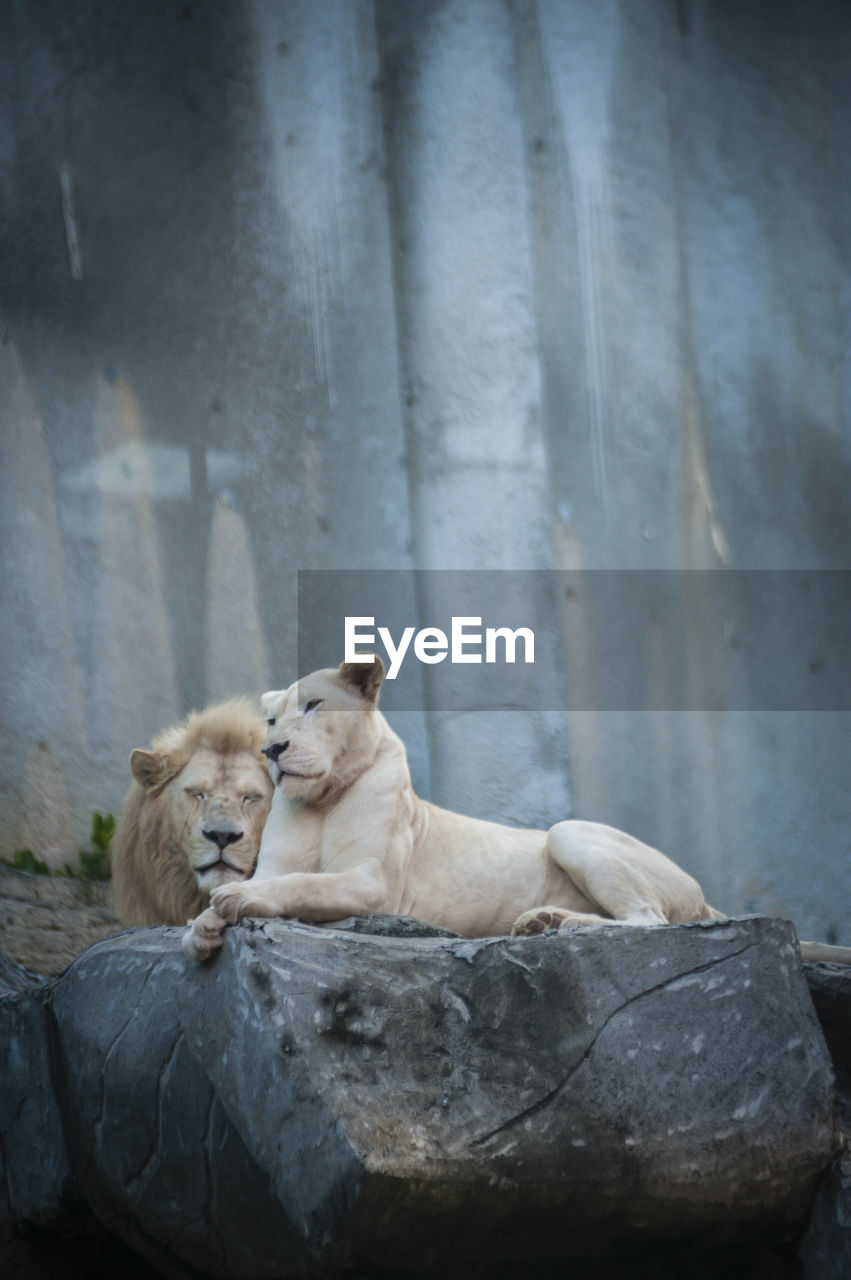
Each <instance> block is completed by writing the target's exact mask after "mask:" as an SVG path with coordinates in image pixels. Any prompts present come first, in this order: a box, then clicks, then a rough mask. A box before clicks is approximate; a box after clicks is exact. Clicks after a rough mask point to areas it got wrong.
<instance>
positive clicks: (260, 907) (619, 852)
mask: <svg viewBox="0 0 851 1280" xmlns="http://www.w3.org/2000/svg"><path fill="white" fill-rule="evenodd" d="M383 674H384V672H383V667H382V666H381V663H380V661H379V660H376V662H375V664H374V665H373V666H368V667H363V666H360V665H359V664H346V663H344V664H343V665H342V666H341V667H340V668H339V670H333V669H327V670H322V671H316V672H314V673H313V674H312V675H309V676H307V677H305V678H304V679H302V680H300V681H298V682H297V683H296V684H293V685H291V686H290V687H289V688H288V689H283V690H279V691H274V692H271V693H268V694H265V695H264V696H263V699H262V701H263V705H264V707H265V708H266V710H267V712H268V713H269V722H270V728H269V733H268V735H267V739H266V751H267V754H268V753H269V752H272V753H273V754H274V751H275V749H281V748H283V749H282V750H281V754H280V756H279V757H278V762H277V763H276V762H275V761H274V760H270V769H271V773H272V779H273V782H274V783H275V794H274V798H273V801H272V808H271V811H270V814H269V818H268V821H267V823H266V828H265V830H264V833H263V840H262V844H261V847H260V854H259V858H258V862H257V870H256V873H255V875H254V877H253V879H251V880H249V881H247V882H244V883H232V884H226V885H222V886H221V887H220V888H217V889H214V890H213V892H212V894H211V903H212V906H211V908H210V909H209V910H208V911H205V912H204V913H203V914H202V915H201V916H200V917H199V918H198V919H197V920H196V921H195V922H194V924H193V927H192V929H191V930H189V931H188V933H187V935H186V936H185V938H184V948H185V950H186V951H187V953H188V954H189V955H191V956H193V957H194V958H195V959H197V960H204V959H206V958H207V957H208V956H209V955H211V954H212V953H213V951H215V950H216V949H217V948H218V947H219V946H220V945H221V941H222V930H223V929H224V926H225V923H226V922H230V923H235V922H236V921H238V920H239V919H240V918H241V917H243V916H284V917H295V918H298V919H301V920H306V921H312V922H316V923H328V922H330V921H334V920H337V919H340V918H343V917H345V916H350V915H367V914H370V913H373V912H387V913H391V914H394V915H396V914H398V915H415V916H418V917H420V918H421V919H423V920H426V921H429V922H431V923H433V924H439V925H443V926H446V927H447V928H450V929H454V930H456V931H457V932H458V933H461V934H463V935H464V936H466V937H489V936H494V935H498V934H507V933H510V932H511V931H512V927H514V930H515V932H521V933H523V932H534V931H539V930H540V928H542V927H544V926H543V924H542V921H541V920H539V918H538V917H539V914H541V915H542V916H543V917H547V915H548V914H549V915H551V914H552V913H553V912H556V913H557V914H556V917H555V922H556V923H559V924H562V925H563V926H567V925H570V924H577V923H588V924H602V923H608V924H612V923H624V924H654V923H655V924H664V923H682V922H686V921H696V920H706V919H711V918H714V917H718V916H719V914H720V913H719V912H717V911H715V910H714V909H713V908H712V907H709V906H708V905H707V904H706V902H705V901H704V897H703V893H702V891H701V888H700V886H699V885H698V884H697V882H696V881H695V880H693V879H692V878H691V876H689V875H687V874H686V873H685V872H684V871H682V870H681V869H680V868H679V867H678V866H676V864H675V863H673V862H672V861H671V860H670V859H669V858H666V857H665V856H664V854H661V853H659V852H658V851H657V850H656V849H652V848H650V847H649V846H648V845H645V844H642V843H641V842H640V841H639V840H636V839H634V838H633V837H632V836H629V835H626V834H625V833H624V832H622V831H617V830H615V829H614V828H612V827H607V826H603V825H600V824H598V823H592V822H575V821H572V822H560V823H558V824H556V826H554V827H552V828H550V830H549V831H537V830H531V829H528V828H514V827H506V826H503V825H501V824H499V823H494V822H485V821H481V820H479V819H476V818H469V817H465V816H464V815H462V814H458V813H451V812H450V811H449V810H446V809H441V808H438V806H437V805H433V804H430V803H429V802H428V801H425V800H421V799H420V798H419V797H418V796H417V795H416V794H415V793H414V790H413V787H412V785H411V779H410V774H409V772H408V765H407V759H406V755H405V748H404V746H403V744H402V742H401V741H400V739H399V738H398V737H397V736H396V734H395V733H394V732H393V730H392V729H391V728H390V726H389V724H388V723H387V721H386V720H385V718H384V716H383V715H382V714H381V712H380V711H379V710H378V708H377V705H376V703H377V697H378V689H379V686H380V684H381V680H382V679H383ZM314 702H316V703H318V705H317V706H316V707H314V708H312V709H310V706H311V704H312V703H314ZM284 744H286V745H285V746H284ZM281 766H282V767H281ZM518 917H519V918H518Z"/></svg>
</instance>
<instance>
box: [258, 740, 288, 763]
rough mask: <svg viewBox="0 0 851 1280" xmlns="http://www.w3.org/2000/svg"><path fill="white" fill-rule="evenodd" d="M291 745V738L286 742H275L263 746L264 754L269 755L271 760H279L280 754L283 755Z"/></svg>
mask: <svg viewBox="0 0 851 1280" xmlns="http://www.w3.org/2000/svg"><path fill="white" fill-rule="evenodd" d="M289 745H290V744H289V739H287V741H286V742H273V743H272V745H271V746H270V747H264V748H263V754H264V756H268V758H269V759H270V760H277V758H278V756H280V755H282V754H283V753H284V752H285V751H286V749H287V747H288V746H289Z"/></svg>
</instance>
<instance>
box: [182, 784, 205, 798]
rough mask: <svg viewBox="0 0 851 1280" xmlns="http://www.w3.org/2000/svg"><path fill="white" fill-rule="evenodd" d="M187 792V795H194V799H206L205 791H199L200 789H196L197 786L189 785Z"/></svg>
mask: <svg viewBox="0 0 851 1280" xmlns="http://www.w3.org/2000/svg"><path fill="white" fill-rule="evenodd" d="M186 794H187V795H190V796H191V797H192V799H193V800H203V799H204V792H203V791H198V790H196V788H195V787H187V788H186Z"/></svg>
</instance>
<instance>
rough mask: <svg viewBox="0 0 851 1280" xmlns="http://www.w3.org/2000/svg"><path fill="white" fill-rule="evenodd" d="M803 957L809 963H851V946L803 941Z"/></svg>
mask: <svg viewBox="0 0 851 1280" xmlns="http://www.w3.org/2000/svg"><path fill="white" fill-rule="evenodd" d="M800 945H801V959H802V960H806V961H807V962H808V963H809V964H848V965H851V947H832V946H830V944H829V943H827V942H802V943H801V944H800Z"/></svg>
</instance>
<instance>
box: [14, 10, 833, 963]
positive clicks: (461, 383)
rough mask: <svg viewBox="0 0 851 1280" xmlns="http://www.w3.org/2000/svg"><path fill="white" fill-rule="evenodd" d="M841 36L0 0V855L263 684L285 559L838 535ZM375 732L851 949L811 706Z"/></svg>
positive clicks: (556, 554) (608, 558)
mask: <svg viewBox="0 0 851 1280" xmlns="http://www.w3.org/2000/svg"><path fill="white" fill-rule="evenodd" d="M850 35H851V20H849V18H848V16H847V13H846V8H845V6H844V5H843V4H842V3H840V2H839V0H836V2H835V3H831V2H830V0H816V3H804V0H785V2H784V3H782V4H778V3H776V0H772V2H769V0H764V2H762V3H757V2H756V0H746V2H744V3H738V4H726V3H722V4H719V3H713V2H710V0H703V2H701V3H698V0H679V3H676V4H675V3H673V2H672V0H648V2H647V3H644V4H641V5H635V4H629V3H626V2H625V0H622V2H621V3H616V2H615V0H607V2H606V3H601V4H595V5H593V6H592V5H587V4H580V3H578V2H574V0H493V3H491V2H488V3H479V2H478V0H418V2H416V3H413V2H411V3H407V2H399V0H375V2H374V3H372V2H371V0H349V2H346V0H326V2H323V3H322V4H315V3H308V0H302V2H301V3H297V2H295V0H285V2H284V3H276V2H273V0H241V2H240V0H222V2H221V3H218V4H216V5H203V4H200V3H199V4H194V3H185V4H178V3H174V2H173V0H146V3H145V4H142V3H141V2H140V0H108V2H107V3H105V4H98V5H95V4H94V3H88V2H87V0H82V2H81V3H77V4H75V5H73V6H68V5H66V4H61V3H59V2H58V0H27V2H26V3H25V2H24V0H19V2H18V3H11V4H8V5H5V6H3V8H2V14H0V77H2V84H3V86H4V94H3V99H2V102H3V116H4V127H3V128H2V130H0V186H2V190H3V193H4V195H3V202H2V209H0V223H2V226H1V227H0V255H2V261H0V289H1V290H2V292H0V421H2V433H1V434H0V538H2V577H1V578H0V609H2V612H1V613H0V644H2V652H3V661H2V669H0V715H1V716H2V734H0V785H2V790H3V794H4V798H5V802H4V806H3V809H2V813H0V845H1V846H2V848H0V852H2V853H6V854H8V853H10V852H11V851H12V850H13V849H14V848H17V847H20V846H22V845H31V846H32V847H33V848H34V849H35V850H36V851H37V852H39V853H40V854H41V855H42V856H44V855H47V856H50V857H53V858H55V859H58V860H59V861H62V860H63V859H64V858H65V857H67V855H68V852H69V846H70V848H71V849H73V848H74V847H75V845H76V844H77V843H78V842H80V841H82V840H83V839H84V838H85V836H86V832H87V828H88V822H89V813H90V811H91V810H92V809H93V808H100V809H107V810H113V811H115V810H117V808H118V807H119V805H120V803H121V799H122V795H123V793H124V789H125V786H126V783H127V780H128V779H127V774H126V757H127V754H128V752H129V750H130V749H131V748H132V747H134V746H138V745H144V744H146V743H147V742H148V741H149V739H150V736H151V734H152V733H154V732H155V731H156V730H157V729H159V728H161V727H162V726H163V724H165V723H166V722H168V721H170V720H173V719H174V718H176V717H177V716H179V715H181V714H182V713H183V712H184V711H185V710H187V709H188V708H189V707H191V706H197V705H201V704H203V703H204V702H206V701H208V700H210V699H212V698H216V697H220V696H223V695H226V694H230V693H234V692H243V691H245V692H251V693H253V692H257V691H259V690H261V689H263V688H266V687H268V686H270V685H272V686H280V685H281V684H283V683H284V682H286V681H288V680H290V679H292V678H294V677H295V675H296V674H297V672H296V662H297V658H296V648H297V634H296V632H297V626H296V623H297V609H296V573H297V570H298V569H299V568H336V569H344V568H403V569H404V568H411V567H420V568H458V567H461V568H468V569H475V568H516V569H526V568H557V567H564V568H577V567H582V568H587V569H607V568H618V569H624V568H636V569H638V568H640V569H675V568H723V569H728V570H730V569H779V568H796V569H810V570H813V571H815V570H819V569H837V568H849V567H851V565H849V563H848V562H849V556H850V555H851V553H850V552H849V546H851V539H850V538H849V534H851V504H849V498H848V493H849V470H851V436H849V410H851V398H849V394H848V387H849V385H851V380H849V376H848V375H849V361H848V350H849V314H851V292H850V291H849V277H848V272H847V263H848V261H849V251H851V208H849V199H851V195H849V193H851V181H849V178H851V173H849V168H851V164H849V160H850V159H851V157H849V144H848V141H847V140H848V138H849V137H851V129H849V126H851V103H849V97H851V89H849V83H848V76H847V67H848V65H849V56H851V39H849V36H850ZM427 603H428V602H427V601H426V602H425V606H426V607H427ZM583 610H585V611H586V612H587V617H586V621H589V620H590V618H591V616H592V613H593V601H591V602H590V603H589V604H588V605H587V606H585V605H583V604H582V603H581V602H580V608H579V614H577V612H576V610H574V612H573V613H572V614H571V615H570V620H569V622H568V624H566V631H565V634H564V642H565V655H566V657H565V662H566V678H567V680H568V682H570V681H571V680H576V679H580V678H581V679H584V680H587V681H589V682H591V684H593V682H594V681H595V680H599V679H601V678H604V676H605V673H604V672H601V671H600V670H599V669H598V667H597V665H595V655H594V650H593V646H592V647H591V648H590V649H589V647H588V645H586V644H585V642H584V639H583V636H584V634H585V631H584V629H583V625H582V623H581V619H582V617H583V616H585V614H584V613H583ZM566 616H567V615H566ZM577 616H579V618H580V624H579V625H577V623H576V619H577ZM553 625H554V626H555V625H557V624H556V622H555V620H554V623H553ZM788 625H789V626H790V627H800V628H804V629H806V626H807V620H806V618H805V617H804V616H801V617H797V616H790V618H789V621H788ZM701 627H702V617H701V614H700V610H697V611H695V612H693V613H691V614H689V616H688V617H686V618H685V619H684V628H685V630H684V636H685V640H684V644H685V647H686V650H687V652H688V653H689V654H691V655H694V660H695V662H696V663H697V662H698V660H699V655H700V653H701V647H700V640H701ZM588 634H590V621H589V626H588ZM643 643H644V638H643V637H642V638H640V639H639V643H638V644H637V650H642V647H643ZM577 646H578V649H579V658H578V659H577V657H576V654H577ZM642 660H643V659H642ZM577 661H578V662H579V666H578V667H577V665H576V664H577ZM637 661H638V659H637ZM666 669H667V668H666V666H665V664H664V662H663V663H662V664H661V666H660V668H659V670H658V672H657V677H656V678H657V679H658V680H659V682H660V684H659V690H660V698H659V705H660V706H665V705H667V703H666V701H665V698H664V696H662V695H663V694H664V692H665V684H666V675H665V672H666ZM577 671H579V672H580V675H577ZM582 673H584V674H582ZM397 723H398V726H399V728H400V730H401V731H402V732H403V734H404V736H405V738H406V740H407V741H408V743H409V746H410V750H411V756H412V763H413V768H414V773H415V777H416V780H417V783H418V785H419V787H420V789H421V790H422V791H424V792H426V793H430V794H432V795H433V797H434V798H435V799H437V800H439V801H442V802H444V803H448V804H451V805H453V806H455V807H458V808H462V809H465V810H467V811H468V812H473V813H479V814H482V815H483V816H491V817H497V818H499V817H505V818H509V819H511V820H513V821H520V822H536V823H544V822H549V821H552V820H554V819H555V818H556V817H559V816H562V815H566V814H567V813H569V812H571V811H573V812H575V813H576V814H577V815H581V816H584V817H589V818H595V819H598V820H602V821H610V822H613V823H616V824H618V825H621V826H624V827H626V828H628V829H630V830H632V831H634V832H635V833H636V834H637V835H640V836H641V837H642V838H644V839H647V840H650V841H652V842H655V843H658V844H659V845H660V846H661V847H663V848H665V849H666V850H668V851H669V852H670V853H672V854H673V855H674V856H675V857H677V858H678V859H679V860H680V861H681V862H682V863H683V864H684V865H685V866H687V867H688V868H689V869H690V870H692V871H694V872H695V873H697V874H698V875H699V876H700V877H701V878H702V879H703V880H704V882H705V884H706V886H707V890H708V893H709V895H710V897H711V898H712V899H713V900H714V901H715V902H716V903H717V905H719V906H722V907H725V908H728V909H731V910H742V909H751V910H767V911H771V912H780V913H784V914H788V915H791V916H792V917H793V918H795V919H796V920H797V921H798V923H799V926H800V928H801V930H802V931H803V932H804V933H805V934H808V935H811V936H816V935H818V936H830V937H837V938H839V939H840V940H844V941H846V942H851V935H849V933H848V929H849V927H851V926H849V925H848V923H847V917H848V912H847V902H848V896H847V886H848V883H849V875H850V874H851V846H849V839H848V830H849V818H851V812H850V811H849V810H851V803H850V802H849V799H848V786H847V759H848V748H849V745H851V744H849V737H851V726H850V725H849V713H847V712H845V711H842V710H836V711H820V712H817V713H813V712H805V711H786V712H779V711H771V710H769V709H765V710H762V711H760V712H756V711H743V710H735V709H731V710H725V711H672V710H667V711H661V710H657V711H648V712H635V711H632V712H626V711H599V710H594V709H593V705H592V709H590V710H583V711H572V712H570V714H569V715H567V714H564V715H562V714H561V713H559V712H557V711H552V712H549V713H545V712H535V713H531V712H530V713H529V714H528V715H524V714H522V713H518V712H501V713H497V712H473V713H467V714H466V715H460V716H453V715H450V714H446V713H440V714H438V713H436V712H432V713H422V712H406V713H404V714H403V713H399V714H398V717H397ZM518 758H519V759H522V760H523V768H522V769H519V770H518V769H517V768H516V761H517V759H518ZM509 770H510V772H509ZM507 777H510V778H511V785H510V787H509V786H506V783H505V779H506V778H507Z"/></svg>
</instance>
